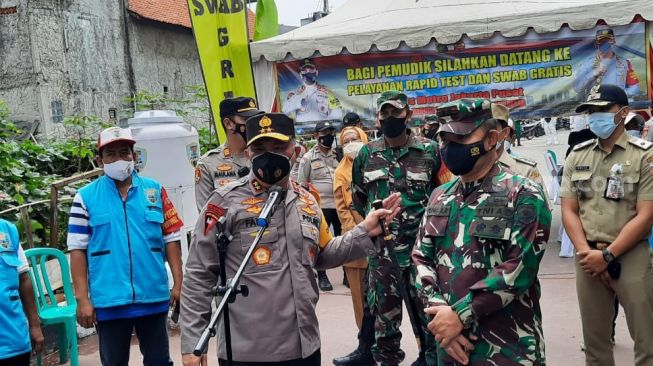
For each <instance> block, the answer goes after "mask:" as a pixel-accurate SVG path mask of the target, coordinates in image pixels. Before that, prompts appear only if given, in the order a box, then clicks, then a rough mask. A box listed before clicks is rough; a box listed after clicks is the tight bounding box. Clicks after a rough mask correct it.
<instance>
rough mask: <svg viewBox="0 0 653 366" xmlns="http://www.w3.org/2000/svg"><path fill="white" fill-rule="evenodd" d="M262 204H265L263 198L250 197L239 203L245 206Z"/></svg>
mask: <svg viewBox="0 0 653 366" xmlns="http://www.w3.org/2000/svg"><path fill="white" fill-rule="evenodd" d="M263 202H265V200H264V199H263V198H256V197H250V198H248V199H246V200H243V201H242V202H241V203H242V204H243V205H245V206H251V205H258V204H259V203H263Z"/></svg>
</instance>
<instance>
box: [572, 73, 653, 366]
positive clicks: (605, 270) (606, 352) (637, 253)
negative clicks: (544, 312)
mask: <svg viewBox="0 0 653 366" xmlns="http://www.w3.org/2000/svg"><path fill="white" fill-rule="evenodd" d="M576 112H579V113H580V112H587V113H588V114H589V126H590V130H591V131H592V132H593V133H594V134H595V135H596V136H597V137H598V139H593V140H590V141H587V142H585V143H582V144H579V145H576V147H574V149H573V151H572V152H571V154H570V155H569V157H568V158H567V160H566V162H565V168H564V173H563V178H562V188H561V193H560V196H561V197H562V222H563V224H564V226H565V230H566V231H567V234H568V235H569V237H570V238H571V241H572V242H573V244H574V247H575V249H576V261H575V262H576V291H577V293H578V302H579V305H580V315H581V320H582V324H583V339H584V342H585V362H586V364H587V365H588V366H613V365H614V364H615V363H614V357H613V352H612V348H613V347H612V344H611V343H610V334H611V332H612V316H613V314H614V307H613V304H614V300H615V296H617V297H618V298H619V302H620V303H621V305H622V306H623V308H624V310H625V313H626V322H627V323H628V330H629V331H630V334H631V337H633V340H634V342H635V363H634V364H635V365H636V366H644V365H653V265H652V264H651V256H652V254H651V249H650V247H649V245H648V242H647V241H648V238H649V236H650V235H651V225H653V169H652V167H653V143H651V142H649V141H645V140H642V139H639V138H636V137H633V136H630V135H628V134H626V133H625V132H624V121H625V119H626V116H627V115H628V112H629V108H628V96H627V95H626V92H625V91H624V90H623V89H622V88H620V87H618V86H616V85H609V84H607V85H601V87H600V88H599V89H598V91H597V92H596V93H595V94H592V95H590V98H589V99H588V101H587V102H586V103H583V104H582V105H580V106H579V107H578V108H577V109H576Z"/></svg>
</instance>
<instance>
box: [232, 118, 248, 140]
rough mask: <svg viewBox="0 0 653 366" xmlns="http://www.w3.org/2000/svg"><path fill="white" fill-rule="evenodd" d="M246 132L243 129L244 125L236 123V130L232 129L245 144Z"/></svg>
mask: <svg viewBox="0 0 653 366" xmlns="http://www.w3.org/2000/svg"><path fill="white" fill-rule="evenodd" d="M246 131H247V130H246V129H245V125H241V124H238V123H236V129H234V133H235V134H238V135H240V137H242V138H243V141H245V142H247V132H246Z"/></svg>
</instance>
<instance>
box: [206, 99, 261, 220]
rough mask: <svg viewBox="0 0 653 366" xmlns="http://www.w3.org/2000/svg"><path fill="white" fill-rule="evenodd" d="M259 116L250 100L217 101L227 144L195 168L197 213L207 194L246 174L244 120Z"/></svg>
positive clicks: (247, 165) (219, 147)
mask: <svg viewBox="0 0 653 366" xmlns="http://www.w3.org/2000/svg"><path fill="white" fill-rule="evenodd" d="M260 113H263V112H262V111H260V110H258V109H257V108H256V102H255V101H254V99H252V98H247V97H241V98H227V99H224V100H223V101H222V102H220V118H222V127H223V128H224V130H225V132H226V135H227V141H226V142H225V143H223V144H222V145H220V146H218V147H217V148H215V149H213V150H211V151H209V152H207V153H206V154H204V155H203V156H202V157H201V158H200V160H199V161H198V162H197V166H196V167H195V203H196V204H197V209H198V210H201V209H202V208H203V207H204V205H205V204H206V200H207V199H208V198H209V195H211V192H213V190H215V189H216V188H220V187H222V186H225V185H227V184H228V183H231V182H232V181H234V180H236V179H238V178H240V176H239V172H240V174H241V175H242V174H245V175H246V174H247V170H248V169H249V163H248V161H247V158H246V157H245V147H246V146H245V141H246V140H245V121H246V120H247V118H249V117H251V116H255V115H257V114H260Z"/></svg>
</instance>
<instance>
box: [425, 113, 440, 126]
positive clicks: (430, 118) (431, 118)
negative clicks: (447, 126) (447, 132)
mask: <svg viewBox="0 0 653 366" xmlns="http://www.w3.org/2000/svg"><path fill="white" fill-rule="evenodd" d="M424 121H425V122H426V124H427V125H434V124H437V123H439V122H440V117H438V116H436V115H435V114H429V115H427V116H426V117H424Z"/></svg>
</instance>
